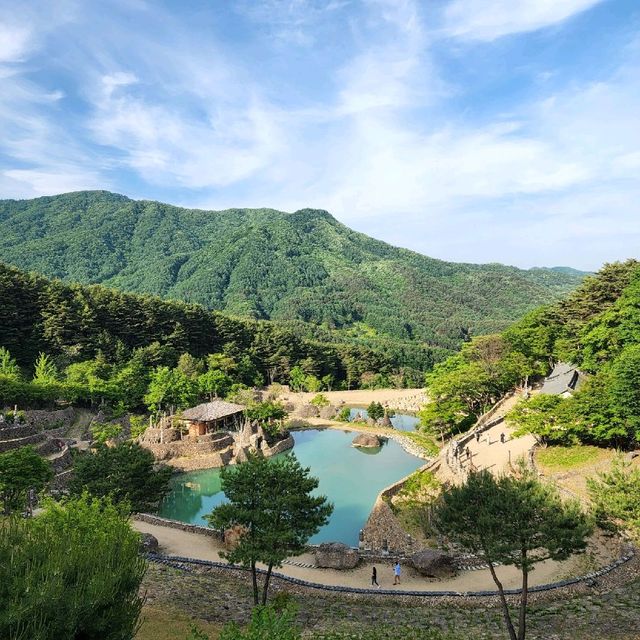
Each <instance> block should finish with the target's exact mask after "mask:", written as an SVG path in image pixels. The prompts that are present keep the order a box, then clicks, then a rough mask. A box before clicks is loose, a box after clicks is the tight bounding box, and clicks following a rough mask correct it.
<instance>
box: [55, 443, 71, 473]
mask: <svg viewBox="0 0 640 640" xmlns="http://www.w3.org/2000/svg"><path fill="white" fill-rule="evenodd" d="M72 464H73V458H72V457H71V451H69V447H67V448H66V449H65V451H64V453H63V454H62V455H61V456H59V457H57V458H54V459H53V460H52V461H51V468H52V469H53V472H54V473H55V474H58V473H62V472H63V471H66V470H67V469H68V468H69V467H70V466H71V465H72Z"/></svg>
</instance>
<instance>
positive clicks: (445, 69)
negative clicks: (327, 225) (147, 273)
mask: <svg viewBox="0 0 640 640" xmlns="http://www.w3.org/2000/svg"><path fill="white" fill-rule="evenodd" d="M603 1H605V0H603ZM618 1H619V0H608V2H609V3H610V4H611V5H612V6H613V5H614V4H616V3H617V2H618ZM598 4H599V2H598V0H554V1H551V0H518V1H516V0H509V1H507V0H502V1H500V0H450V1H449V2H447V3H445V4H443V3H439V4H434V3H424V2H420V1H419V0H372V1H370V2H366V3H365V2H358V1H356V0H325V1H322V0H268V1H267V2H264V3H253V2H245V3H234V4H233V5H232V6H228V4H227V3H220V4H219V5H216V8H215V10H214V9H207V8H206V7H205V8H204V9H202V7H199V8H195V7H192V6H191V4H190V3H184V6H182V5H180V6H178V5H176V6H171V4H170V5H164V8H162V7H160V6H158V5H156V4H147V3H146V2H142V1H140V2H136V3H129V2H114V3H111V4H109V7H108V9H104V8H103V7H101V8H100V9H98V8H96V5H95V4H93V3H82V2H76V1H74V0H60V1H59V4H58V3H56V8H57V9H58V10H57V11H56V12H55V14H54V13H52V10H51V9H50V5H49V4H48V3H44V2H43V3H42V4H41V5H38V6H36V5H37V3H36V2H34V4H33V6H31V5H30V7H29V8H28V10H27V9H25V8H24V7H23V6H22V5H20V6H17V7H16V10H15V11H14V12H13V14H15V15H13V14H12V15H11V21H10V22H9V21H8V19H7V20H5V21H2V19H1V17H0V24H1V25H5V23H6V24H7V25H9V26H7V27H0V192H1V194H0V195H2V196H5V197H6V196H9V197H14V196H15V197H18V196H22V197H24V196H32V195H41V194H43V193H54V192H61V191H67V190H75V189H82V188H111V189H113V190H119V191H122V192H125V193H128V194H130V195H133V196H136V195H143V196H145V197H158V198H161V199H164V200H170V201H175V202H177V203H183V204H189V205H194V204H199V205H204V206H209V207H212V208H216V207H227V206H272V207H277V208H283V209H286V210H293V209H297V208H301V207H305V206H316V207H322V208H326V209H329V210H331V211H332V212H333V213H334V214H335V215H336V216H337V217H338V218H340V219H341V220H343V221H344V222H346V223H348V224H350V225H353V226H356V227H357V228H359V229H360V230H363V231H368V232H371V233H374V234H376V235H378V236H382V237H384V238H387V239H389V240H391V241H393V242H396V243H398V244H402V245H405V246H409V247H411V248H414V249H417V250H421V251H423V252H426V253H430V254H435V255H437V256H438V257H443V258H456V259H464V260H471V261H478V260H502V261H506V262H516V263H519V264H533V263H541V262H546V263H557V262H569V263H573V264H576V265H577V266H585V267H589V268H593V267H595V266H597V262H599V261H601V260H604V259H611V258H613V257H623V256H622V255H621V254H622V253H624V252H625V251H626V249H625V248H626V247H631V246H632V242H636V244H637V242H640V238H638V233H640V231H639V230H638V227H640V225H638V223H637V217H636V216H637V204H636V203H637V201H638V195H640V194H638V186H637V182H636V176H637V171H638V168H639V167H640V130H639V129H638V127H637V124H636V118H637V116H636V114H637V113H638V112H640V94H639V93H638V91H637V87H638V86H640V74H639V73H638V71H637V69H638V68H639V67H638V63H639V62H640V47H638V46H637V43H636V44H635V45H634V44H632V45H629V44H628V41H629V39H632V38H633V29H634V28H635V27H634V25H633V23H626V22H625V21H624V19H623V18H622V17H621V18H620V20H619V22H620V24H621V25H624V28H622V27H621V30H620V33H624V37H621V36H620V35H618V37H619V38H620V39H619V42H617V44H618V46H617V47H616V50H617V52H618V54H617V57H611V59H608V60H607V61H606V62H604V63H603V64H601V65H597V64H594V65H592V66H585V67H584V68H580V69H576V68H575V67H571V64H570V62H571V61H570V60H568V61H567V65H565V59H564V56H565V55H567V56H570V55H571V52H572V51H574V50H577V49H579V48H580V47H582V46H583V45H584V43H582V41H580V42H578V41H574V42H572V43H571V46H570V47H568V48H567V49H566V51H567V52H568V53H566V54H565V53H562V54H558V56H556V58H553V56H551V54H548V55H546V56H545V59H544V61H543V62H540V63H537V56H538V54H539V52H538V51H537V50H536V49H535V48H528V49H527V47H528V46H529V47H530V46H531V45H530V43H529V41H528V40H527V38H528V36H527V35H526V34H527V33H528V32H531V31H536V30H539V29H543V28H548V27H555V28H556V29H558V30H560V29H566V30H567V31H566V32H563V33H565V35H566V34H569V33H570V29H571V24H572V21H571V20H570V18H571V17H572V16H577V15H579V14H584V15H585V16H588V15H591V14H590V13H588V12H587V10H588V9H594V12H597V10H598V9H597V7H596V5H598ZM592 13H593V12H592ZM0 14H1V11H0ZM585 19H586V18H585ZM3 28H4V31H3V30H2V29H3ZM592 28H593V29H596V28H597V24H595V23H594V26H592ZM636 31H639V29H636ZM595 33H596V32H595V31H594V34H595ZM509 34H514V35H515V34H519V35H517V37H514V38H511V39H505V40H501V41H500V42H499V43H494V41H495V40H497V39H498V38H500V37H502V36H505V35H509ZM567 38H568V36H567ZM466 43H472V44H474V49H473V51H474V52H475V51H477V52H478V53H477V54H475V53H474V58H473V59H472V60H466V59H465V60H464V64H463V62H462V61H463V59H462V58H461V56H460V51H461V49H462V50H464V51H465V52H466V51H467V48H466V47H461V44H466ZM510 43H512V44H510ZM477 44H480V45H481V46H478V47H476V46H475V45H477ZM510 47H512V48H510ZM625 47H626V48H625ZM521 48H522V49H523V50H525V51H526V56H525V57H526V63H527V69H526V70H523V69H522V68H521V67H518V66H517V65H516V64H515V63H514V64H513V65H512V64H511V62H512V61H511V59H509V58H508V56H509V54H511V53H516V54H517V53H518V51H519V50H520V49H521ZM498 50H499V51H498ZM547 53H548V52H547ZM54 54H55V55H54ZM505 56H506V58H507V59H508V61H509V64H505ZM550 56H551V57H550ZM470 69H473V75H472V72H471V71H470ZM476 70H477V72H476ZM612 219H613V220H614V221H615V223H613V224H612ZM399 221H400V223H399ZM572 238H573V239H574V240H572ZM576 238H579V241H578V242H576V240H575V239H576ZM532 247H533V248H532ZM583 255H585V256H587V257H586V258H584V261H582V260H583V257H582V256H583ZM556 256H557V258H556ZM587 261H589V264H587V263H586V262H587Z"/></svg>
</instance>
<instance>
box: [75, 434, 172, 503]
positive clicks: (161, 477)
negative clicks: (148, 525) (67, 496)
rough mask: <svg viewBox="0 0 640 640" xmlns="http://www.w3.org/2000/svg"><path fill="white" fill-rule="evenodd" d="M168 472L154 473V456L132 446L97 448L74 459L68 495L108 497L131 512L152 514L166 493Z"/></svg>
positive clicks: (121, 444) (167, 468)
mask: <svg viewBox="0 0 640 640" xmlns="http://www.w3.org/2000/svg"><path fill="white" fill-rule="evenodd" d="M171 473H172V471H171V469H170V468H169V467H160V468H159V469H156V464H155V459H154V457H153V454H152V453H151V452H150V451H149V450H148V449H144V448H143V447H141V446H140V445H139V444H137V443H135V442H122V443H120V444H118V445H116V446H115V447H107V446H105V445H99V446H98V447H97V448H96V449H95V451H94V452H88V453H84V454H80V455H78V456H77V457H76V459H75V463H74V471H73V477H72V479H71V482H70V483H69V491H70V493H71V495H76V496H78V495H82V494H83V493H84V492H85V491H86V492H89V493H90V494H91V495H93V496H96V497H99V498H101V497H106V496H110V497H112V498H113V500H114V501H115V502H116V503H119V504H120V503H126V504H128V505H129V506H130V507H131V510H132V511H134V512H141V511H151V510H153V509H154V508H156V507H157V505H158V502H160V500H161V499H162V497H163V496H164V494H165V493H166V492H167V491H168V489H169V480H170V479H171Z"/></svg>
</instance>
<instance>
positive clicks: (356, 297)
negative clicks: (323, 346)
mask: <svg viewBox="0 0 640 640" xmlns="http://www.w3.org/2000/svg"><path fill="white" fill-rule="evenodd" d="M0 251H2V255H3V260H5V261H6V262H9V263H11V264H14V265H15V266H17V267H19V268H21V269H29V270H34V271H37V272H40V273H43V274H44V275H46V276H49V277H56V278H61V279H63V280H66V281H77V282H80V283H85V284H105V285H108V286H112V287H116V288H119V289H122V290H125V291H132V292H138V293H151V294H156V295H160V296H163V297H166V298H176V299H180V300H185V301H187V302H197V303H201V304H204V305H205V306H207V307H208V308H210V309H214V310H218V311H225V312H227V313H232V314H235V315H239V316H249V317H254V318H264V319H287V320H289V319H293V320H296V319H297V320H302V321H305V322H313V323H317V324H320V325H325V326H327V327H331V328H333V327H336V328H343V329H344V328H346V329H348V330H350V331H355V332H367V331H373V332H376V333H380V334H388V335H390V336H393V337H396V338H401V339H417V340H419V341H423V342H426V343H429V344H433V345H437V346H443V347H445V348H455V346H456V345H457V344H459V342H460V341H461V340H462V339H464V338H465V336H467V335H468V334H478V333H487V332H491V331H495V330H499V329H501V328H504V327H505V326H506V325H507V324H508V323H509V322H511V321H513V320H515V319H517V318H518V317H520V316H521V315H523V314H524V313H525V312H526V311H528V310H529V309H531V308H533V307H535V306H537V305H538V304H542V303H545V302H549V301H551V300H554V299H556V298H558V297H559V296H561V295H563V294H564V293H566V292H567V291H569V290H570V289H572V288H573V287H574V286H576V285H577V284H578V282H579V281H580V280H581V275H580V274H579V273H578V274H576V273H575V272H574V270H570V272H568V273H567V272H564V271H556V270H554V269H545V268H535V269H530V270H522V269H518V268H516V267H510V266H504V265H499V264H495V263H494V264H485V265H476V264H472V263H453V262H447V261H444V260H439V259H436V258H430V257H428V256H423V255H422V254H419V253H417V252H414V251H411V250H409V249H403V248H398V247H394V246H392V245H390V244H388V243H386V242H384V241H382V240H377V239H374V238H371V237H369V236H367V235H366V234H363V233H360V232H357V231H354V230H352V229H350V228H349V227H347V226H346V225H344V224H343V223H341V222H340V221H338V220H337V219H336V218H335V217H334V216H332V215H331V214H330V213H329V212H328V211H325V210H322V209H310V208H307V209H300V210H298V211H295V212H293V213H285V212H281V211H278V210H276V209H269V208H260V209H242V208H231V209H225V210H222V211H210V210H203V209H188V208H183V207H176V206H174V205H169V204H163V203H159V202H156V201H154V200H133V199H131V198H128V197H127V196H123V195H121V194H113V193H111V192H108V191H80V192H73V193H69V194H61V195H58V196H43V197H41V198H36V199H32V200H2V201H0Z"/></svg>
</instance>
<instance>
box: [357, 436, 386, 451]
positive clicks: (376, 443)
mask: <svg viewBox="0 0 640 640" xmlns="http://www.w3.org/2000/svg"><path fill="white" fill-rule="evenodd" d="M351 444H352V445H353V446H354V447H371V448H374V447H381V446H382V442H380V438H378V436H376V435H374V434H372V433H359V434H358V435H357V436H356V437H355V438H354V439H353V442H352V443H351Z"/></svg>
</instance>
